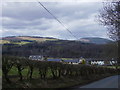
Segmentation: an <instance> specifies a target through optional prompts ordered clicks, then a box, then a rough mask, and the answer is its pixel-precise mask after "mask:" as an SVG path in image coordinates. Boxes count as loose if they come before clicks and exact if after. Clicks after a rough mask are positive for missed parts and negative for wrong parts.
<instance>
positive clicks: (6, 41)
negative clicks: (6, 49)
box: [0, 40, 10, 44]
mask: <svg viewBox="0 0 120 90" xmlns="http://www.w3.org/2000/svg"><path fill="white" fill-rule="evenodd" d="M7 43H10V41H8V40H0V44H7Z"/></svg>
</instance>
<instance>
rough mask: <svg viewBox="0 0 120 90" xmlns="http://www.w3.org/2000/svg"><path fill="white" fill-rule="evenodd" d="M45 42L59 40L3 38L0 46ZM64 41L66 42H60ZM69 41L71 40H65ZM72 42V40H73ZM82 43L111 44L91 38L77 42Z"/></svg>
mask: <svg viewBox="0 0 120 90" xmlns="http://www.w3.org/2000/svg"><path fill="white" fill-rule="evenodd" d="M45 41H59V42H61V39H56V38H52V37H37V36H9V37H3V38H1V39H0V44H20V45H23V44H29V43H32V42H45ZM62 41H66V40H62ZM67 41H71V40H67ZM73 41H74V40H73ZM79 41H80V42H82V43H92V44H107V43H111V42H112V41H111V40H108V39H105V38H96V37H95V38H93V37H87V38H81V39H80V40H79Z"/></svg>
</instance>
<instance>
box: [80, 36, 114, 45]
mask: <svg viewBox="0 0 120 90" xmlns="http://www.w3.org/2000/svg"><path fill="white" fill-rule="evenodd" d="M80 41H81V42H84V43H94V44H107V43H111V42H112V41H111V40H109V39H105V38H98V37H86V38H81V39H80Z"/></svg>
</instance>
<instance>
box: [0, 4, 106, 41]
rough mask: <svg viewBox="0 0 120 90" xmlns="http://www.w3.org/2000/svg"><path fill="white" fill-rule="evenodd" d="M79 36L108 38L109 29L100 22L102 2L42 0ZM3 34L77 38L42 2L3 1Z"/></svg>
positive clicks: (78, 37)
mask: <svg viewBox="0 0 120 90" xmlns="http://www.w3.org/2000/svg"><path fill="white" fill-rule="evenodd" d="M42 4H43V5H44V6H45V7H46V8H47V9H48V10H49V11H50V12H51V13H52V14H53V15H55V16H56V17H57V18H58V19H59V20H60V21H61V22H62V23H63V24H64V25H65V27H66V28H68V29H69V30H70V31H71V32H72V34H73V35H74V36H75V37H77V39H80V38H84V37H101V38H108V36H107V29H106V28H105V27H104V26H102V25H100V24H99V22H98V21H97V18H96V17H97V15H98V14H99V10H100V9H101V8H102V7H103V3H102V2H42ZM0 20H1V21H2V29H0V33H2V37H5V36H40V37H54V38H59V39H68V40H73V39H76V38H74V37H73V35H71V34H70V33H69V32H68V31H67V30H66V29H65V28H64V27H63V26H62V25H61V24H60V23H58V22H57V21H56V20H55V19H54V18H53V17H52V16H51V15H50V14H49V13H48V12H47V11H46V10H45V9H44V8H43V7H41V6H40V4H39V3H38V2H3V3H2V14H1V15H0Z"/></svg>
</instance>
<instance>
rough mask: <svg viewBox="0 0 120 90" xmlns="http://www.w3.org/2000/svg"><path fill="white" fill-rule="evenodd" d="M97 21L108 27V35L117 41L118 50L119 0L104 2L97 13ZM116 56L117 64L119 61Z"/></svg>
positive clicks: (119, 33)
mask: <svg viewBox="0 0 120 90" xmlns="http://www.w3.org/2000/svg"><path fill="white" fill-rule="evenodd" d="M98 17H99V21H100V22H101V24H103V25H104V26H107V28H108V34H109V37H110V38H111V39H113V40H115V41H117V48H118V52H119V50H120V48H119V45H120V0H117V1H116V2H114V1H112V2H105V3H104V7H103V9H102V10H101V11H100V14H99V15H98ZM119 59H120V56H118V64H119V63H120V60H119Z"/></svg>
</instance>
